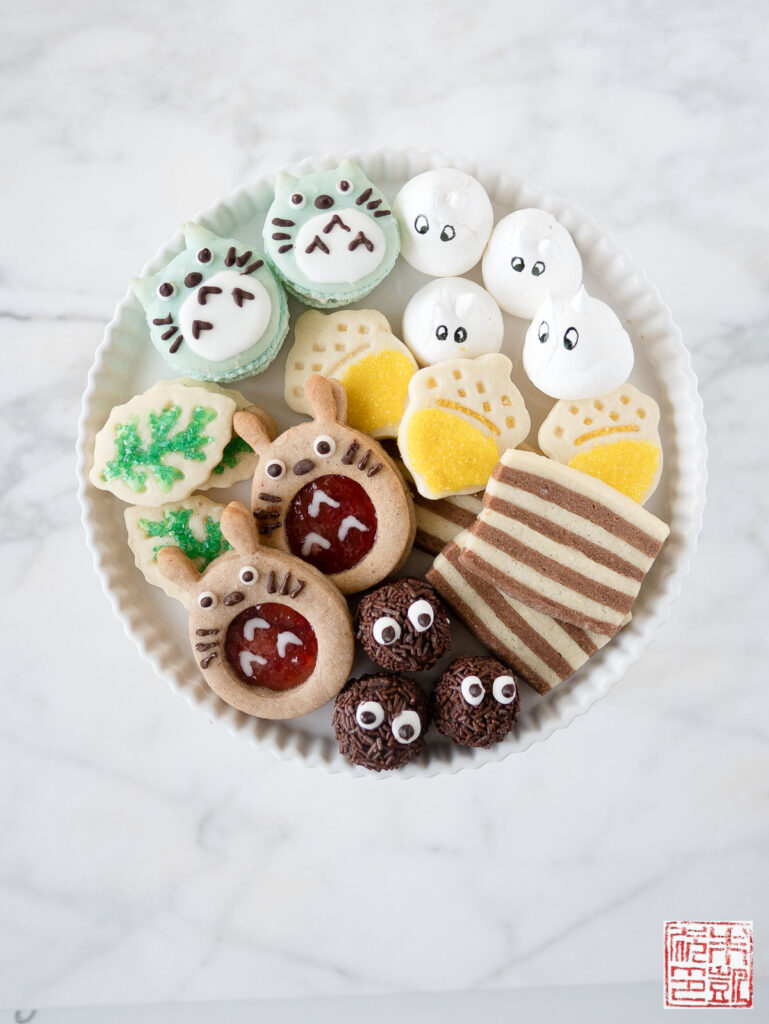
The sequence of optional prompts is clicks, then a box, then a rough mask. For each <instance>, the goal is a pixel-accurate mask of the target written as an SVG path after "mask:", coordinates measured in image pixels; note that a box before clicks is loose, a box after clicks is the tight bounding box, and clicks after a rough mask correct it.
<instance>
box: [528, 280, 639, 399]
mask: <svg viewBox="0 0 769 1024" xmlns="http://www.w3.org/2000/svg"><path fill="white" fill-rule="evenodd" d="M633 360H634V355H633V344H632V342H631V340H630V336H629V335H628V333H627V331H626V330H625V329H624V327H623V326H622V324H621V323H620V321H619V318H618V317H617V315H616V314H615V313H614V312H613V310H611V309H610V308H609V307H608V306H607V305H606V303H605V302H601V301H600V299H594V298H591V296H589V295H588V293H587V292H586V291H585V289H584V287H583V288H580V290H579V291H578V292H577V294H576V295H575V296H573V298H571V299H566V300H564V299H561V298H558V297H556V296H553V295H549V294H548V295H547V296H546V297H545V301H544V302H543V303H542V305H541V306H540V307H539V309H538V310H537V312H536V315H535V317H534V319H533V320H532V322H531V326H530V327H529V329H528V331H527V332H526V340H525V342H524V345H523V368H524V370H525V371H526V374H527V375H528V377H529V379H530V380H531V381H532V383H533V384H534V385H536V387H538V388H539V390H540V391H544V393H545V394H546V395H550V397H551V398H573V399H577V398H593V397H595V396H596V395H605V394H607V392H609V391H613V390H614V389H615V388H618V387H620V385H621V384H624V383H625V381H626V380H627V379H628V377H629V376H630V373H631V371H632V369H633Z"/></svg>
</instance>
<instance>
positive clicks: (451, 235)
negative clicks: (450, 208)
mask: <svg viewBox="0 0 769 1024" xmlns="http://www.w3.org/2000/svg"><path fill="white" fill-rule="evenodd" d="M456 237H457V233H456V231H455V230H454V228H453V227H452V225H451V224H444V226H443V231H441V241H442V242H451V241H453V239H455V238H456Z"/></svg>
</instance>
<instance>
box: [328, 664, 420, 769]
mask: <svg viewBox="0 0 769 1024" xmlns="http://www.w3.org/2000/svg"><path fill="white" fill-rule="evenodd" d="M331 721H332V724H333V726H334V732H335V733H336V738H337V741H338V743H339V750H340V751H341V753H342V754H343V755H344V756H345V757H346V758H347V760H348V761H350V762H351V763H352V764H357V765H361V766H362V767H363V768H369V769H371V771H375V772H381V771H390V770H391V769H393V768H402V767H403V765H404V764H408V763H409V761H413V760H414V758H415V757H418V756H419V754H420V753H421V752H422V750H423V748H424V745H425V733H426V732H427V728H428V726H429V724H430V705H429V701H428V699H427V697H426V695H425V693H424V691H423V690H422V689H421V687H420V686H419V684H418V683H415V682H414V680H413V679H407V678H405V677H404V676H396V675H391V674H390V673H387V672H382V673H380V674H378V675H368V676H362V677H361V678H360V679H351V680H350V681H349V682H348V683H347V685H346V686H345V687H344V689H343V690H342V692H341V693H340V694H339V696H338V697H337V699H336V703H335V704H334V714H333V716H332V719H331Z"/></svg>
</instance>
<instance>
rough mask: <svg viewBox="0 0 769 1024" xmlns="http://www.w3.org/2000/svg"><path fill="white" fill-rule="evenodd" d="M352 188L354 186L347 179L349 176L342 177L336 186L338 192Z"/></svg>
mask: <svg viewBox="0 0 769 1024" xmlns="http://www.w3.org/2000/svg"><path fill="white" fill-rule="evenodd" d="M351 188H352V185H351V184H350V182H349V181H348V180H347V178H342V180H341V181H339V182H337V186H336V190H337V192H349V191H350V189H351Z"/></svg>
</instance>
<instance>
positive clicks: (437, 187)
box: [393, 167, 494, 277]
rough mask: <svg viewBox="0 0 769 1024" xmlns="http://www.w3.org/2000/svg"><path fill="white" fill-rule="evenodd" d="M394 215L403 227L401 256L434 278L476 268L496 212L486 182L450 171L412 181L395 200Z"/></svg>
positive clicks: (428, 173)
mask: <svg viewBox="0 0 769 1024" xmlns="http://www.w3.org/2000/svg"><path fill="white" fill-rule="evenodd" d="M393 213H395V215H396V217H397V218H398V225H399V227H400V233H401V255H402V256H403V258H404V259H405V260H406V262H407V263H410V264H411V266H412V267H414V268H415V269H416V270H421V272H422V273H423V274H430V275H431V276H432V277H454V276H456V275H458V274H464V273H466V272H467V271H468V270H471V269H472V268H473V267H474V266H475V264H476V263H477V262H478V260H479V259H480V258H481V255H482V253H483V250H484V248H485V246H486V243H487V242H488V240H489V235H490V234H491V229H492V227H493V224H494V211H493V210H492V208H491V202H490V201H489V197H488V196H487V195H486V192H485V191H484V188H483V186H482V185H481V184H480V182H478V181H476V180H475V178H473V177H471V176H470V175H469V174H465V173H464V171H457V170H454V169H452V168H450V167H444V168H439V169H436V170H434V171H425V172H424V173H423V174H418V175H417V176H416V177H415V178H412V179H411V181H407V182H406V184H405V185H404V186H403V188H402V189H401V190H400V192H399V193H398V195H397V196H396V198H395V202H394V203H393Z"/></svg>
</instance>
